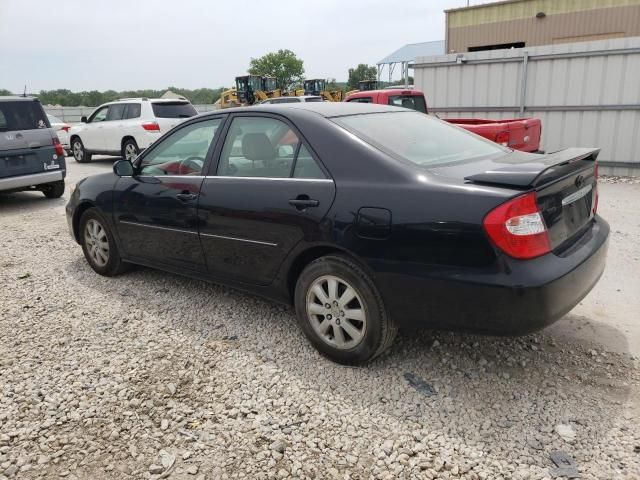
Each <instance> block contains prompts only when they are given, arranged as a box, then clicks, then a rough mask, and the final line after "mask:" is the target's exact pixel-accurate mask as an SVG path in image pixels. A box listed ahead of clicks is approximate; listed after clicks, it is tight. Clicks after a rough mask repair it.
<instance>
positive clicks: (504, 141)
mask: <svg viewBox="0 0 640 480" xmlns="http://www.w3.org/2000/svg"><path fill="white" fill-rule="evenodd" d="M496 143H499V144H500V145H502V146H503V147H507V146H509V132H500V133H498V134H497V135H496Z"/></svg>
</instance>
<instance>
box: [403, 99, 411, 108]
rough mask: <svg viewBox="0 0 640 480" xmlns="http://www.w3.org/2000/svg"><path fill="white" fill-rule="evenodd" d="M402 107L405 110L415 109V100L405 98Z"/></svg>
mask: <svg viewBox="0 0 640 480" xmlns="http://www.w3.org/2000/svg"><path fill="white" fill-rule="evenodd" d="M402 106H403V107H404V108H413V100H411V99H410V98H403V99H402Z"/></svg>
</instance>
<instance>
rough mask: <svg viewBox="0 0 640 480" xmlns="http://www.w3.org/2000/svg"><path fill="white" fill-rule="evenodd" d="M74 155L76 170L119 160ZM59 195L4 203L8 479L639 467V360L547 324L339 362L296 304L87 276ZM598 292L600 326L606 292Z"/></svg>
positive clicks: (0, 251)
mask: <svg viewBox="0 0 640 480" xmlns="http://www.w3.org/2000/svg"><path fill="white" fill-rule="evenodd" d="M69 163H70V172H71V175H72V176H73V175H74V173H73V169H84V170H83V171H84V172H88V173H97V172H100V171H107V170H109V169H110V168H111V164H112V162H111V160H108V161H101V160H99V159H98V160H96V161H95V162H93V163H91V164H86V165H84V164H83V165H81V166H76V165H75V164H74V163H73V160H71V161H70V162H69ZM76 171H77V170H76ZM606 181H608V180H606ZM605 186H607V185H605ZM608 187H610V188H618V187H617V186H615V185H612V186H608ZM621 187H623V188H627V189H628V188H633V187H629V186H628V185H621ZM608 201H609V200H608V199H607V196H606V195H601V198H600V202H601V204H602V207H601V208H607V202H608ZM65 202H66V200H60V201H57V200H46V201H45V200H44V199H42V198H41V195H40V194H35V193H20V194H10V195H0V232H1V236H2V240H1V241H0V285H2V289H1V290H0V338H1V339H2V341H0V379H1V381H0V480H14V479H21V480H22V479H23V478H24V479H26V480H33V479H50V478H64V479H70V478H73V479H77V480H82V479H87V478H90V479H95V480H111V479H114V478H136V479H137V478H146V479H155V480H157V479H159V478H170V479H171V478H175V479H177V480H181V479H182V480H184V479H185V478H194V479H197V480H211V479H215V480H218V479H223V480H227V479H228V480H231V479H236V478H247V479H256V480H262V479H265V480H266V479H272V478H289V477H291V478H296V479H316V478H327V479H333V478H335V479H340V480H343V479H352V480H356V479H361V480H363V479H394V480H395V479H401V480H403V479H414V478H415V479H419V480H422V479H436V478H437V479H440V480H444V479H448V480H461V479H465V480H472V479H473V480H479V479H491V480H498V479H503V480H506V479H521V480H525V479H529V480H543V479H549V478H550V477H549V468H550V467H551V466H552V463H551V461H550V459H549V457H548V452H551V451H554V450H563V451H565V452H567V454H569V455H571V457H572V458H573V459H574V460H575V461H576V464H577V466H578V469H579V472H580V475H581V478H582V479H585V480H601V479H602V480H609V479H615V480H637V479H639V478H640V453H639V452H640V422H638V421H637V419H638V418H640V373H639V372H640V370H639V367H640V357H638V356H637V355H636V356H635V357H634V356H632V355H630V354H629V353H628V352H627V351H610V350H608V349H606V348H605V347H604V346H603V345H601V344H599V343H593V342H590V341H588V340H580V341H578V340H576V339H575V338H574V339H572V338H565V337H563V336H561V335H557V334H554V332H553V331H551V330H544V331H543V332H541V333H537V334H532V335H528V336H525V337H520V338H499V337H484V336H475V335H468V334H462V333H448V332H435V331H420V332H400V334H399V336H398V338H397V339H396V341H395V343H394V345H393V347H392V348H391V350H390V351H389V352H388V353H386V354H385V355H383V356H381V357H379V358H377V359H376V360H375V361H373V362H372V363H371V364H370V365H367V366H365V367H362V368H349V367H344V366H340V365H336V364H333V363H331V362H329V361H327V360H326V359H324V358H323V357H322V356H321V355H319V354H318V353H317V352H316V351H315V350H314V349H313V348H312V347H311V346H310V345H309V343H308V342H307V341H306V339H305V337H304V335H303V334H302V333H301V332H300V330H299V328H297V322H296V319H295V316H294V313H293V312H292V310H291V309H290V308H287V307H284V306H281V305H277V304H274V303H270V302H267V301H264V300H262V299H260V298H257V297H254V296H250V295H246V294H243V293H240V292H236V291H233V290H230V289H227V288H223V287H220V286H216V285H212V284H207V283H203V282H200V281H196V280H191V279H187V278H184V277H179V276H175V275H171V274H168V273H163V272H159V271H156V270H151V269H147V268H142V267H140V268H135V269H133V270H132V271H131V272H129V273H127V274H124V275H121V276H119V277H115V278H106V277H101V276H99V275H97V274H95V273H94V272H93V271H92V270H91V269H90V268H89V267H88V265H87V264H86V262H85V260H84V258H83V256H82V252H81V250H80V248H79V246H78V245H76V244H75V243H74V242H73V241H72V240H71V239H70V237H69V234H68V231H67V226H66V220H65V218H64V204H65ZM634 222H635V224H637V223H638V222H637V218H636V217H629V219H628V222H627V223H628V224H629V225H631V224H634ZM612 230H613V232H614V233H613V235H614V237H613V239H614V240H615V239H616V238H617V239H618V241H617V242H614V241H612V242H611V247H610V252H611V251H612V250H613V249H615V248H617V245H620V244H623V243H624V244H626V245H630V247H629V248H633V249H635V250H629V251H627V253H628V256H626V257H625V263H626V264H629V265H630V266H631V267H633V268H634V269H635V270H634V271H637V269H638V268H640V263H638V262H640V260H638V259H640V243H639V242H635V240H634V239H635V238H636V237H634V236H633V235H631V234H629V233H626V232H627V231H626V230H625V225H622V224H618V225H615V224H613V223H612ZM616 230H619V231H620V232H622V233H615V231H616ZM616 235H617V237H616ZM634 242H635V243H634ZM26 273H29V274H30V275H29V276H26V277H24V278H21V279H20V278H19V277H21V276H24V275H25V274H26ZM607 273H608V272H605V275H606V274H607ZM627 280H629V279H628V278H626V280H625V279H620V285H619V286H618V287H617V288H620V289H622V290H624V291H626V290H630V291H631V290H633V288H632V287H633V285H630V282H629V281H627ZM607 288H609V287H607ZM598 289H600V290H598ZM425 294H427V293H425ZM610 294H611V295H623V294H624V292H616V288H615V287H613V288H611V292H610ZM592 295H595V296H596V298H597V299H598V302H601V303H600V304H599V305H600V307H599V308H600V309H601V311H602V312H603V313H602V318H604V317H605V316H606V315H607V312H609V311H610V310H609V307H610V306H611V302H607V301H606V299H607V298H608V297H606V295H609V292H608V290H607V291H605V292H603V291H602V285H601V284H599V285H598V287H596V289H595V290H594V292H593V293H592ZM625 298H627V297H625ZM461 301H464V299H461ZM624 306H625V308H632V307H633V305H631V306H629V302H628V301H627V302H626V303H625V305H624ZM602 318H600V317H597V316H594V317H593V318H591V317H590V318H588V319H586V320H585V319H583V318H581V317H579V316H578V315H576V314H569V315H568V316H567V317H566V318H564V319H562V320H561V321H560V322H564V323H577V324H578V325H584V330H589V329H595V328H596V327H599V326H600V327H601V326H602V325H604V320H602ZM560 322H559V323H560ZM607 328H608V330H606V332H607V334H608V335H620V332H618V331H617V330H615V329H614V328H613V327H609V326H608V327H607ZM623 338H624V337H623ZM533 347H535V348H533ZM631 347H633V345H631V346H630V348H631ZM591 351H593V352H595V354H592V353H591ZM406 372H412V373H414V374H415V375H416V376H417V377H418V378H422V379H428V382H429V384H430V385H433V388H434V390H435V391H437V392H438V394H437V395H433V396H427V395H424V394H422V393H420V392H419V391H417V390H416V389H415V388H413V387H411V386H410V385H409V384H408V383H407V381H406V379H405V377H404V374H405V373H406ZM569 432H571V433H569ZM569 438H570V439H569ZM23 469H25V470H23Z"/></svg>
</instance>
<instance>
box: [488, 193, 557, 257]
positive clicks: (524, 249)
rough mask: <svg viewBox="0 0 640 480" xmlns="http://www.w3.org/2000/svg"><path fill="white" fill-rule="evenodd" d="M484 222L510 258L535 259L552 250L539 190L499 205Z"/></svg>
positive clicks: (492, 236)
mask: <svg viewBox="0 0 640 480" xmlns="http://www.w3.org/2000/svg"><path fill="white" fill-rule="evenodd" d="M483 225H484V229H485V231H486V232H487V235H489V238H490V239H491V240H492V241H493V243H494V244H495V245H496V246H497V247H498V248H499V249H500V250H502V251H503V252H504V253H506V254H507V255H509V256H510V257H513V258H519V259H527V258H535V257H539V256H540V255H544V254H545V253H549V252H550V251H551V244H550V242H549V235H548V232H547V227H546V225H545V224H544V220H543V218H542V214H541V213H540V210H539V209H538V203H537V198H536V194H535V192H530V193H526V194H524V195H521V196H519V197H516V198H513V199H511V200H509V201H507V202H505V203H503V204H502V205H499V206H497V207H496V208H494V209H493V210H491V211H490V212H489V213H488V214H487V216H486V217H485V218H484V221H483Z"/></svg>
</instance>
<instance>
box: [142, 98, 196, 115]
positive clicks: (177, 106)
mask: <svg viewBox="0 0 640 480" xmlns="http://www.w3.org/2000/svg"><path fill="white" fill-rule="evenodd" d="M151 107H152V108H153V114H154V115H155V116H156V117H157V118H189V117H193V116H194V115H197V114H198V112H197V111H196V109H195V108H193V105H191V104H190V103H188V102H162V103H159V102H158V103H152V104H151Z"/></svg>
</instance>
